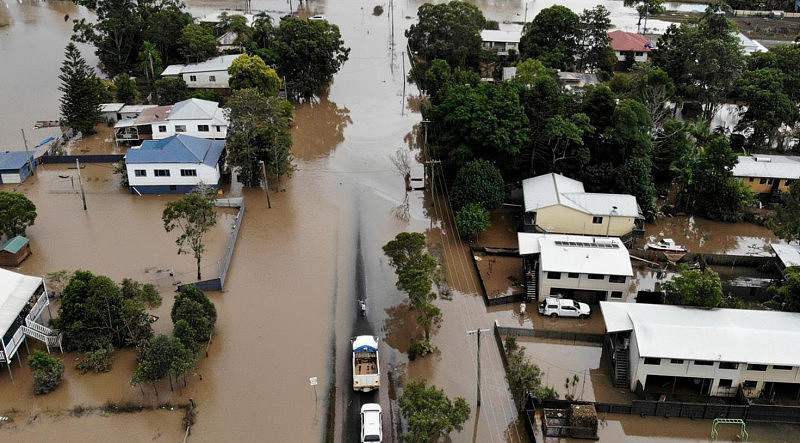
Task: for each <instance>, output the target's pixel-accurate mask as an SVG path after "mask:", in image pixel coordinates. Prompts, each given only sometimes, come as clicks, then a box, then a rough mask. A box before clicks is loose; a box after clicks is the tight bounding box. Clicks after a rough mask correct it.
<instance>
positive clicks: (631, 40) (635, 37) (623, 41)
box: [608, 29, 650, 52]
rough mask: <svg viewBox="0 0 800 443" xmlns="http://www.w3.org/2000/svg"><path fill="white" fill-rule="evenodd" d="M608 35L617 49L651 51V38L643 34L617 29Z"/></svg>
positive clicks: (613, 46)
mask: <svg viewBox="0 0 800 443" xmlns="http://www.w3.org/2000/svg"><path fill="white" fill-rule="evenodd" d="M608 36H609V37H611V47H612V48H613V49H614V50H615V51H634V52H650V40H648V39H647V37H645V36H643V35H641V34H636V33H634V32H625V31H623V30H621V29H617V30H616V31H611V32H609V33H608Z"/></svg>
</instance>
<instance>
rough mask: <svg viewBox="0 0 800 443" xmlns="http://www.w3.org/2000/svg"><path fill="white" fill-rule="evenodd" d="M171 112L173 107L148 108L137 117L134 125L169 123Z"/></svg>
mask: <svg viewBox="0 0 800 443" xmlns="http://www.w3.org/2000/svg"><path fill="white" fill-rule="evenodd" d="M171 110H172V105H169V106H156V107H153V108H147V109H145V110H143V111H142V113H141V114H139V116H138V117H136V120H134V125H149V124H151V123H157V122H163V121H167V118H168V117H169V113H170V111H171ZM123 112H125V111H123ZM121 121H123V120H120V122H121ZM118 123H119V122H118ZM114 127H117V125H114Z"/></svg>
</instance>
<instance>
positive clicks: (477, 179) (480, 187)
mask: <svg viewBox="0 0 800 443" xmlns="http://www.w3.org/2000/svg"><path fill="white" fill-rule="evenodd" d="M503 194H504V191H503V176H502V175H500V171H499V170H498V169H497V168H496V167H495V166H494V165H493V164H491V163H490V162H488V161H486V160H473V161H471V162H469V163H466V164H465V165H464V166H462V167H461V169H459V170H458V173H457V174H456V179H455V181H454V182H453V189H452V192H451V194H450V202H451V203H452V204H453V207H454V208H455V209H456V210H460V209H461V208H463V207H465V206H467V205H469V204H471V203H475V204H478V205H480V206H481V207H483V208H484V209H486V210H487V211H489V210H492V209H496V208H497V207H499V206H500V205H501V204H503Z"/></svg>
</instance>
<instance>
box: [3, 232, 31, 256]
mask: <svg viewBox="0 0 800 443" xmlns="http://www.w3.org/2000/svg"><path fill="white" fill-rule="evenodd" d="M27 244H28V239H27V238H25V237H23V236H21V235H18V236H16V237H14V238H10V239H8V241H7V242H5V243H4V244H3V247H2V248H0V250H1V251H6V252H10V253H12V254H16V253H17V252H19V250H20V249H22V248H24V247H25V245H27Z"/></svg>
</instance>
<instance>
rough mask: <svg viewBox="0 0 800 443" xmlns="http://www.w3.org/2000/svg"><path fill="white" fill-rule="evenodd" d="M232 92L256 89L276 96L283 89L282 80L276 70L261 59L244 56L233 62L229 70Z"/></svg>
mask: <svg viewBox="0 0 800 443" xmlns="http://www.w3.org/2000/svg"><path fill="white" fill-rule="evenodd" d="M228 74H230V76H231V77H230V80H229V81H228V84H229V85H230V88H231V90H232V91H235V90H238V89H247V88H255V89H257V90H258V91H259V92H261V93H262V94H264V95H266V96H272V95H276V94H277V93H278V90H279V89H280V87H281V79H280V77H278V73H277V72H275V70H274V69H272V68H270V67H269V66H267V64H266V63H264V60H262V59H261V57H259V56H257V55H254V56H252V57H251V56H249V55H247V54H242V55H240V56H238V57H236V59H234V60H233V63H231V66H230V67H229V68H228Z"/></svg>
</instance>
